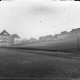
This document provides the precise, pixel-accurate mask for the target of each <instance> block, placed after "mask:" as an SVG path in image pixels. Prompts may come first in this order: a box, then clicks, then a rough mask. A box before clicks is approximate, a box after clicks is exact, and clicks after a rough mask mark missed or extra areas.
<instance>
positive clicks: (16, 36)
mask: <svg viewBox="0 0 80 80" xmlns="http://www.w3.org/2000/svg"><path fill="white" fill-rule="evenodd" d="M12 37H14V38H20V37H19V36H18V35H17V34H12Z"/></svg>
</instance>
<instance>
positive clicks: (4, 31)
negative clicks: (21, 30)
mask: <svg viewBox="0 0 80 80" xmlns="http://www.w3.org/2000/svg"><path fill="white" fill-rule="evenodd" d="M0 35H4V36H11V35H10V34H9V33H8V32H7V31H6V30H3V31H2V32H1V33H0Z"/></svg>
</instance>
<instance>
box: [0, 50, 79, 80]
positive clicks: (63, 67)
mask: <svg viewBox="0 0 80 80" xmlns="http://www.w3.org/2000/svg"><path fill="white" fill-rule="evenodd" d="M0 78H49V79H52V78H63V80H64V79H66V80H69V78H72V79H76V78H80V60H78V59H69V58H60V57H54V56H48V55H46V56H45V55H41V54H34V53H30V52H27V51H26V52H20V51H14V50H13V51H12V50H5V49H0Z"/></svg>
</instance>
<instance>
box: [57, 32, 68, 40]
mask: <svg viewBox="0 0 80 80" xmlns="http://www.w3.org/2000/svg"><path fill="white" fill-rule="evenodd" d="M67 37H68V32H67V31H63V32H61V33H60V34H58V35H57V39H65V38H67Z"/></svg>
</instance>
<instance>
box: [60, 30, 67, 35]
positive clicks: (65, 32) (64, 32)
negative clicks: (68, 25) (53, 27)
mask: <svg viewBox="0 0 80 80" xmlns="http://www.w3.org/2000/svg"><path fill="white" fill-rule="evenodd" d="M60 34H62V35H64V34H68V32H67V31H63V32H61V33H60Z"/></svg>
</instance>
